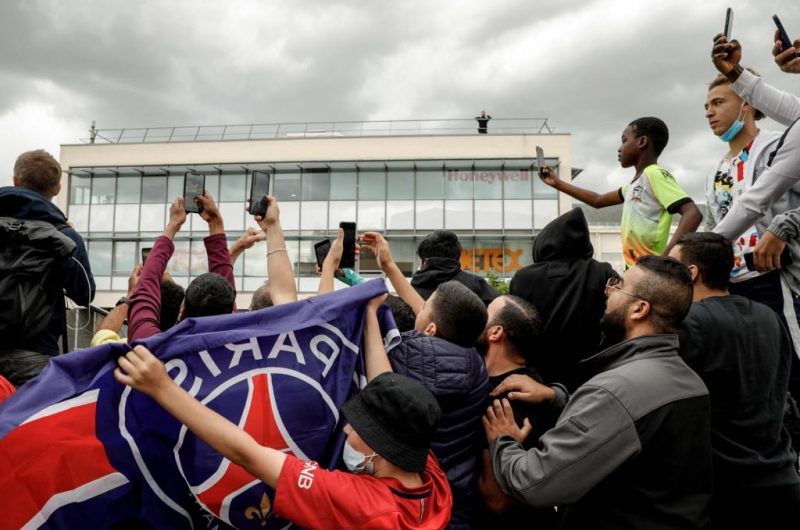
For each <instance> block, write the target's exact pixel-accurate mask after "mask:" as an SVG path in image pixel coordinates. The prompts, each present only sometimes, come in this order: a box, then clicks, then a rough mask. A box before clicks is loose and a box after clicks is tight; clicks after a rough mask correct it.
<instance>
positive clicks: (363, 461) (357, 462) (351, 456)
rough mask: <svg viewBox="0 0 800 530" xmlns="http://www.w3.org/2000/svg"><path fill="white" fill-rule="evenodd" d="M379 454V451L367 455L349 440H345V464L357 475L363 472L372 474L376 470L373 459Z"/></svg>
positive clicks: (343, 452)
mask: <svg viewBox="0 0 800 530" xmlns="http://www.w3.org/2000/svg"><path fill="white" fill-rule="evenodd" d="M377 455H378V453H372V454H371V455H365V454H364V453H362V452H361V451H356V450H355V449H353V447H352V446H351V445H350V444H349V443H347V440H345V442H344V450H343V451H342V461H344V465H345V467H347V470H348V471H350V473H353V474H355V475H360V474H362V473H366V474H367V475H372V473H373V472H374V468H373V464H372V460H373V459H374V458H375V457H376V456H377Z"/></svg>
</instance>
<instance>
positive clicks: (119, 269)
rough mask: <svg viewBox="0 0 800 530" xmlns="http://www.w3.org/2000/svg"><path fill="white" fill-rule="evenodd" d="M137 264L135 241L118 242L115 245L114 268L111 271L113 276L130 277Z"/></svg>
mask: <svg viewBox="0 0 800 530" xmlns="http://www.w3.org/2000/svg"><path fill="white" fill-rule="evenodd" d="M137 262H138V260H137V259H136V242H135V241H116V242H115V243H114V268H113V269H112V271H111V274H112V275H113V276H130V274H131V271H132V270H133V267H134V265H135V264H136V263H137Z"/></svg>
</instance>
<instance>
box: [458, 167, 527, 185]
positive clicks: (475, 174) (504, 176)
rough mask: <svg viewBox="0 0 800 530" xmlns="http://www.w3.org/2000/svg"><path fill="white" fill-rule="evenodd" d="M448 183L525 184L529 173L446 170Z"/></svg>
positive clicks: (518, 171)
mask: <svg viewBox="0 0 800 530" xmlns="http://www.w3.org/2000/svg"><path fill="white" fill-rule="evenodd" d="M447 180H448V182H488V183H489V184H492V183H495V182H504V181H505V182H509V181H510V182H527V181H528V180H530V171H529V170H528V169H527V168H522V169H520V170H517V171H472V170H471V169H448V170H447Z"/></svg>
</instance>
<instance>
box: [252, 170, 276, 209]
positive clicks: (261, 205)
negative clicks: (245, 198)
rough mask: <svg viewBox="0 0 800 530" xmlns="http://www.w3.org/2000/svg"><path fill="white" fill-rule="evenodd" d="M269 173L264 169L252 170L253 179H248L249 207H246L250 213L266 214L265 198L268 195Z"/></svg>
mask: <svg viewBox="0 0 800 530" xmlns="http://www.w3.org/2000/svg"><path fill="white" fill-rule="evenodd" d="M271 180H272V179H271V176H270V174H269V173H266V172H264V171H253V179H252V180H251V181H250V207H249V208H248V209H247V211H248V212H250V215H260V216H261V217H264V216H265V215H267V198H266V196H267V195H269V184H270V181H271Z"/></svg>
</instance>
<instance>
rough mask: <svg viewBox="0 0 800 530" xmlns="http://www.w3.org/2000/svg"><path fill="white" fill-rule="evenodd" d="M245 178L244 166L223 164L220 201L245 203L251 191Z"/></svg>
mask: <svg viewBox="0 0 800 530" xmlns="http://www.w3.org/2000/svg"><path fill="white" fill-rule="evenodd" d="M245 180H246V177H245V170H244V168H243V167H242V166H236V165H230V166H222V175H221V176H220V181H219V183H220V186H219V202H237V203H239V204H242V203H244V201H245V200H246V197H247V195H248V194H249V193H250V190H249V189H247V184H246V182H245Z"/></svg>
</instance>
